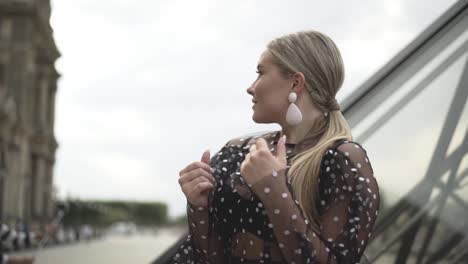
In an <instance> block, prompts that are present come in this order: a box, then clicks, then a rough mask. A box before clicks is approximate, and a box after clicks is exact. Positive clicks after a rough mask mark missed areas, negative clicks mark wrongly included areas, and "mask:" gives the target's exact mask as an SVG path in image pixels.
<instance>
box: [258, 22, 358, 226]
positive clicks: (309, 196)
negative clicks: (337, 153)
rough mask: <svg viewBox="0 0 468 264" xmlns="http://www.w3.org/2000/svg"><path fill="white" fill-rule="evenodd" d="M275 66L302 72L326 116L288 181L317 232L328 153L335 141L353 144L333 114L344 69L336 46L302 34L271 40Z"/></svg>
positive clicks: (288, 71)
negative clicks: (321, 175) (322, 174)
mask: <svg viewBox="0 0 468 264" xmlns="http://www.w3.org/2000/svg"><path fill="white" fill-rule="evenodd" d="M267 48H268V50H269V51H270V53H271V55H272V58H273V63H274V64H275V65H277V66H278V67H279V69H280V71H281V73H282V74H283V75H284V76H291V74H294V73H296V72H302V73H303V74H304V76H305V88H306V89H307V91H308V92H309V94H310V96H311V98H312V101H313V103H314V104H315V105H316V106H317V107H318V108H319V109H320V110H322V111H323V112H329V114H328V115H327V116H324V118H323V119H321V120H318V122H317V129H316V130H315V129H314V131H313V132H314V133H316V132H317V131H320V133H321V134H322V136H321V138H320V139H319V140H318V142H317V144H316V145H315V146H314V147H312V148H309V149H307V150H305V151H303V152H301V153H299V154H297V155H296V156H295V157H294V158H293V159H292V160H291V167H290V169H289V172H288V177H289V179H291V185H292V187H293V190H294V192H295V194H296V198H297V199H298V201H299V204H300V206H301V208H302V211H303V212H304V214H305V217H306V218H307V219H308V220H309V221H310V223H311V224H312V226H313V228H315V229H316V230H317V228H318V225H320V219H319V215H318V211H317V201H318V199H319V198H320V197H318V176H319V173H320V164H321V161H322V157H323V155H324V154H325V151H326V149H327V148H328V147H329V146H330V145H331V144H333V143H334V142H335V141H336V140H339V139H346V140H352V135H351V130H350V128H349V125H348V122H347V121H346V119H345V118H344V117H343V115H342V114H341V112H340V111H339V110H335V111H330V108H332V106H333V104H334V100H335V95H336V93H337V92H338V90H339V89H340V88H341V85H342V84H343V81H344V65H343V60H342V58H341V54H340V52H339V50H338V48H337V47H336V45H335V43H334V42H333V41H332V40H331V39H330V38H329V37H328V36H326V35H325V34H323V33H321V32H318V31H301V32H297V33H293V34H289V35H285V36H282V37H280V38H277V39H274V40H272V41H271V42H270V43H269V44H268V45H267Z"/></svg>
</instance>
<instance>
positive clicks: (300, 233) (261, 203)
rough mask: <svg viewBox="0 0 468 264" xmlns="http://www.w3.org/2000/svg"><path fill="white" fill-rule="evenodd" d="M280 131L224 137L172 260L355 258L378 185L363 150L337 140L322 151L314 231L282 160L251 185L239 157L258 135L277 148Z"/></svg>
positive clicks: (372, 217) (374, 209) (369, 224)
mask: <svg viewBox="0 0 468 264" xmlns="http://www.w3.org/2000/svg"><path fill="white" fill-rule="evenodd" d="M280 134H281V131H274V132H270V133H267V134H263V135H261V136H256V137H247V138H238V139H235V140H231V141H229V142H228V143H227V144H226V145H225V146H224V147H223V148H222V149H221V150H220V151H219V152H218V153H217V154H216V155H215V156H213V158H212V159H211V162H210V165H211V167H212V168H213V169H214V173H213V176H214V177H215V179H216V184H215V188H214V190H213V191H212V192H211V193H210V196H209V206H208V207H195V206H192V205H191V204H190V203H187V216H188V224H189V231H190V233H189V235H188V237H187V239H186V240H185V242H184V243H183V244H182V245H181V246H180V248H179V250H178V252H177V253H176V254H175V255H174V256H173V258H172V259H173V260H172V263H296V264H302V263H359V261H360V258H361V256H362V254H363V252H364V249H365V248H366V245H367V241H368V239H369V237H370V236H371V232H372V228H373V226H374V223H375V221H376V218H377V214H378V209H379V200H380V197H379V189H378V185H377V182H376V179H375V178H374V175H373V169H372V166H371V164H370V161H369V159H368V157H367V154H366V151H365V150H364V149H363V148H362V146H361V145H359V144H358V143H356V142H353V141H346V140H338V141H336V142H335V143H334V144H332V145H331V146H330V147H329V148H328V149H327V150H326V151H325V152H324V154H323V158H322V162H321V167H320V175H319V178H318V189H319V200H318V201H317V203H316V208H317V209H318V213H319V216H320V226H319V229H318V231H313V229H312V226H311V223H309V222H308V220H307V219H306V218H305V217H304V215H303V212H302V210H301V208H300V206H299V202H298V200H297V199H296V197H295V195H294V192H293V189H292V187H291V185H290V182H289V181H288V179H287V177H286V175H287V172H288V169H289V165H290V164H291V163H290V161H291V158H292V157H293V156H294V155H295V154H296V153H298V148H296V146H295V145H294V144H286V149H287V151H286V153H287V160H288V167H287V168H286V169H284V170H281V171H274V172H273V173H272V174H271V175H266V176H265V177H264V178H262V179H261V180H260V181H258V182H256V183H255V184H253V186H249V185H248V184H247V183H246V182H245V181H244V180H243V178H242V176H241V175H240V172H239V170H240V165H241V163H242V161H243V160H244V158H245V155H247V154H248V153H249V148H250V146H251V144H253V143H254V142H255V140H256V139H257V138H258V137H262V138H264V139H265V140H266V141H267V143H268V144H269V147H270V150H271V151H272V152H273V153H276V144H277V141H278V139H279V137H280Z"/></svg>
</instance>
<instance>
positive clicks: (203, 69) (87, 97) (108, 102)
mask: <svg viewBox="0 0 468 264" xmlns="http://www.w3.org/2000/svg"><path fill="white" fill-rule="evenodd" d="M454 2H455V1H454V0H432V1H431V4H430V5H428V4H427V1H424V0H378V1H375V0H364V1H359V5H355V4H353V3H352V2H351V1H311V0H308V1H306V0H303V1H299V0H293V1H276V0H257V1H253V0H238V1H214V0H206V1H205V0H203V1H188V0H186V1H178V0H171V1H169V0H165V1H154V0H139V1H132V0H101V1H94V0H74V1H61V0H52V9H53V10H52V19H51V24H52V27H53V29H54V37H55V40H56V43H57V45H58V47H59V49H60V51H61V53H62V57H61V58H60V59H59V60H58V62H57V64H56V66H57V69H58V71H59V72H60V73H61V74H62V77H61V79H60V81H59V89H58V94H57V102H56V104H57V106H56V128H55V133H56V137H57V139H58V141H59V144H60V146H59V149H58V151H57V163H56V167H55V178H54V182H55V185H56V187H57V189H58V195H59V197H60V198H65V197H75V198H82V199H130V200H139V201H164V202H167V203H168V205H169V213H170V215H171V216H177V215H181V214H183V213H184V210H185V197H184V195H183V194H182V192H181V191H180V188H179V185H178V183H177V179H178V172H179V171H180V170H181V169H182V168H184V167H185V166H186V165H188V164H189V163H191V162H192V161H195V160H199V159H200V157H201V155H202V153H203V151H204V150H205V149H210V150H211V152H212V153H214V152H216V151H217V150H218V149H219V148H220V147H221V146H222V145H223V144H224V143H226V142H227V141H228V140H229V139H230V138H233V137H237V136H240V135H244V134H249V133H252V132H255V131H266V130H277V129H279V126H277V125H273V124H270V125H265V124H256V123H254V122H253V121H252V119H251V116H252V109H251V97H250V96H249V95H248V94H247V93H246V89H247V87H248V86H249V84H250V83H251V82H252V81H253V80H254V79H255V78H256V73H255V71H256V64H257V61H258V58H259V55H260V53H261V52H262V51H263V50H264V48H265V45H266V44H267V43H268V41H269V40H271V39H272V38H274V37H278V36H281V35H283V34H287V33H290V32H294V31H298V30H306V29H316V30H319V31H322V32H324V33H326V34H327V35H329V36H330V37H332V39H334V40H335V42H336V43H337V45H338V47H339V48H340V50H341V52H342V55H343V59H344V62H345V67H346V80H345V83H344V85H343V87H342V89H341V90H340V92H339V93H338V96H337V99H338V101H342V100H343V99H344V98H345V97H346V96H347V95H349V94H350V93H351V92H352V91H353V89H355V88H356V87H357V86H359V85H360V84H361V83H362V82H364V81H365V80H366V79H367V78H368V77H369V76H370V75H371V74H372V73H374V72H375V71H377V70H378V69H379V68H380V67H381V66H383V65H384V64H385V63H386V62H387V61H388V60H389V59H390V58H391V57H392V56H393V55H395V54H396V53H397V52H398V51H399V50H401V49H402V48H404V47H405V46H406V45H407V44H408V43H409V42H410V41H411V40H413V39H414V38H415V36H416V35H417V34H418V33H420V32H421V31H422V30H423V29H424V28H426V27H427V26H428V25H429V24H430V23H431V22H432V21H433V20H434V19H436V18H437V17H438V16H440V15H441V14H442V13H443V12H444V11H445V10H446V9H447V8H448V7H449V6H450V5H452V4H453V3H454ZM354 3H356V2H354Z"/></svg>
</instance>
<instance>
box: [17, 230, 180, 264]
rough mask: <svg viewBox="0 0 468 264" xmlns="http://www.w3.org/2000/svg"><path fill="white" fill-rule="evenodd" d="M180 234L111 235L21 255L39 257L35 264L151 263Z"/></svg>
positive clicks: (165, 232)
mask: <svg viewBox="0 0 468 264" xmlns="http://www.w3.org/2000/svg"><path fill="white" fill-rule="evenodd" d="M180 235H181V232H180V230H172V231H171V230H161V231H160V232H158V233H157V235H135V236H129V237H124V236H109V237H106V238H103V239H100V240H95V241H91V242H89V243H85V242H80V243H76V244H70V245H64V246H57V247H52V248H46V249H43V250H40V251H31V252H22V253H21V255H29V256H31V255H35V256H36V261H35V262H34V263H35V264H65V263H66V264H83V263H85V264H92V263H125V264H127V263H131V264H133V263H150V262H151V261H152V260H154V259H155V258H156V257H157V256H158V255H160V254H161V253H162V252H163V251H164V250H165V249H167V248H168V247H169V246H170V245H172V244H173V243H175V241H176V240H177V239H178V238H179V237H180Z"/></svg>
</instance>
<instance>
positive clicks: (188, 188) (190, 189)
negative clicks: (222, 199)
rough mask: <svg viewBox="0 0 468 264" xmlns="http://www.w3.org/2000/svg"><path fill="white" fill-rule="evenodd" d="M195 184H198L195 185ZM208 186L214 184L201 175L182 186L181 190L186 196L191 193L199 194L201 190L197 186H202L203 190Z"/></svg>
mask: <svg viewBox="0 0 468 264" xmlns="http://www.w3.org/2000/svg"><path fill="white" fill-rule="evenodd" d="M197 185H200V186H199V187H197ZM209 186H211V187H214V185H213V184H212V183H211V182H209V181H208V180H206V179H205V178H203V177H197V178H195V179H193V180H191V181H189V182H187V183H185V184H184V185H183V186H182V191H183V192H184V193H185V194H186V195H187V196H188V197H191V196H192V195H199V194H200V193H201V192H202V190H199V189H198V188H200V187H203V190H206V189H207V188H208V187H209Z"/></svg>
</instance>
